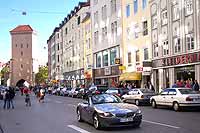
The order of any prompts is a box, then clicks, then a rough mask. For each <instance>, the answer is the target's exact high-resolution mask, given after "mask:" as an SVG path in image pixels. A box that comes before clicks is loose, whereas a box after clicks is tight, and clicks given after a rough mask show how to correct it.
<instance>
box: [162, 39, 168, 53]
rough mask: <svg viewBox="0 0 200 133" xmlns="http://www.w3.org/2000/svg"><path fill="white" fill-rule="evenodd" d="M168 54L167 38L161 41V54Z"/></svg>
mask: <svg viewBox="0 0 200 133" xmlns="http://www.w3.org/2000/svg"><path fill="white" fill-rule="evenodd" d="M168 54H169V43H168V40H166V41H164V42H163V55H168Z"/></svg>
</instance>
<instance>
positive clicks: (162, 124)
mask: <svg viewBox="0 0 200 133" xmlns="http://www.w3.org/2000/svg"><path fill="white" fill-rule="evenodd" d="M142 121H143V122H147V123H151V124H156V125H160V126H165V127H170V128H175V129H179V128H180V127H177V126H172V125H169V124H164V123H159V122H153V121H148V120H142Z"/></svg>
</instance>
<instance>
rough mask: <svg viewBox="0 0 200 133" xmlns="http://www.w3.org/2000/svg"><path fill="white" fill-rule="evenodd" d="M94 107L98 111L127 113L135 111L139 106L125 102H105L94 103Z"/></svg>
mask: <svg viewBox="0 0 200 133" xmlns="http://www.w3.org/2000/svg"><path fill="white" fill-rule="evenodd" d="M94 107H95V109H96V110H97V111H99V112H111V113H113V114H117V113H129V112H136V111H137V110H138V109H139V108H138V107H137V106H135V105H131V104H127V103H105V104H97V105H94Z"/></svg>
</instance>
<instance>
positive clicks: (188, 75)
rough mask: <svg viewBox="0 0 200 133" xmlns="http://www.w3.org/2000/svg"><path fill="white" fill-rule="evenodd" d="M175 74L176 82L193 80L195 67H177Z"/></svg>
mask: <svg viewBox="0 0 200 133" xmlns="http://www.w3.org/2000/svg"><path fill="white" fill-rule="evenodd" d="M175 74H176V77H177V80H183V81H186V80H190V81H193V80H195V67H194V66H188V67H179V68H175Z"/></svg>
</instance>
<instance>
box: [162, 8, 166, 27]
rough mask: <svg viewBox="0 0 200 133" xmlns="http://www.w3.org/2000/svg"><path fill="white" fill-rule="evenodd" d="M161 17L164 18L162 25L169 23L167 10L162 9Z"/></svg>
mask: <svg viewBox="0 0 200 133" xmlns="http://www.w3.org/2000/svg"><path fill="white" fill-rule="evenodd" d="M161 19H162V25H165V24H167V10H164V11H162V13H161Z"/></svg>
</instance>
